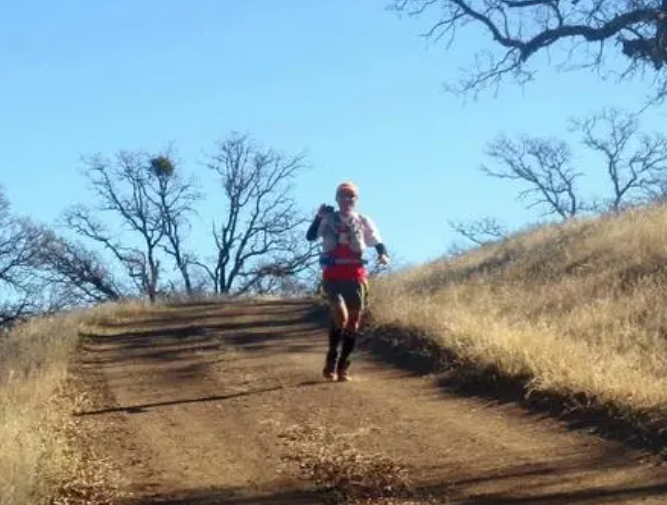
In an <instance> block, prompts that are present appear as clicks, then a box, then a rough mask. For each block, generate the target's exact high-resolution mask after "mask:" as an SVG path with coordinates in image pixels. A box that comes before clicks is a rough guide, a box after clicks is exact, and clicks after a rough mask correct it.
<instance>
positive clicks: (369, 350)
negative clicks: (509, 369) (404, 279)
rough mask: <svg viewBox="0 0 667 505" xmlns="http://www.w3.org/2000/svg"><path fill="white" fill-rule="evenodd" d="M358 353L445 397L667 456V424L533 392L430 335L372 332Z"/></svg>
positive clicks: (522, 379)
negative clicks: (425, 382) (515, 411)
mask: <svg viewBox="0 0 667 505" xmlns="http://www.w3.org/2000/svg"><path fill="white" fill-rule="evenodd" d="M359 347H360V349H363V350H364V351H366V354H367V356H368V357H369V359H371V360H375V361H379V362H382V363H388V364H390V365H392V366H394V367H397V368H399V369H402V370H404V371H406V372H408V373H410V374H412V375H415V376H424V375H433V376H434V378H435V379H436V382H437V384H438V386H439V388H440V390H441V392H442V393H443V394H450V395H451V394H454V395H457V396H460V397H469V398H477V399H483V400H486V401H488V404H489V406H501V405H506V404H515V405H518V406H520V407H521V408H523V409H524V411H525V413H526V415H527V416H531V417H534V418H536V420H540V418H542V419H546V418H549V419H553V420H557V421H559V422H562V423H563V424H564V426H565V427H566V428H567V429H569V430H572V431H585V432H587V433H595V434H596V435H598V436H600V437H602V438H606V439H609V440H615V441H618V442H622V443H623V444H625V445H626V446H627V447H633V448H637V449H642V450H648V451H651V452H653V453H655V454H661V456H662V457H667V453H665V449H664V448H665V446H667V425H666V423H664V422H663V423H662V424H656V421H655V420H651V419H647V420H640V419H639V418H638V417H635V418H633V419H628V418H626V417H624V416H623V415H622V414H620V413H619V412H616V411H614V410H612V407H609V406H607V407H602V406H596V405H595V404H594V403H593V404H591V403H589V399H587V398H586V397H584V396H583V395H575V396H566V395H557V394H555V393H546V392H539V393H538V392H531V394H530V395H529V394H528V389H527V386H526V385H527V383H528V381H529V379H530V378H529V377H510V376H507V375H506V374H504V373H503V372H502V371H500V370H498V369H496V368H494V367H491V366H487V367H480V366H478V365H477V364H475V363H469V362H465V361H462V360H460V359H459V358H458V357H457V356H456V355H455V354H454V353H453V352H451V351H449V350H447V349H445V348H444V347H442V346H440V345H439V344H438V343H436V342H435V341H434V340H433V339H431V338H429V337H428V336H425V335H422V334H420V333H419V332H410V331H407V330H404V329H400V328H391V327H390V328H385V327H382V328H373V327H369V329H368V330H367V331H366V332H365V333H364V334H363V335H362V338H361V341H360V345H359Z"/></svg>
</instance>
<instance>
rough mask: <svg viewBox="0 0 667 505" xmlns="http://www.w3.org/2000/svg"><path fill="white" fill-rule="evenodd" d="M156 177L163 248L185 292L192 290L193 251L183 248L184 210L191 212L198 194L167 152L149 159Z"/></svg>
mask: <svg viewBox="0 0 667 505" xmlns="http://www.w3.org/2000/svg"><path fill="white" fill-rule="evenodd" d="M150 166H151V171H152V172H153V174H154V175H155V178H156V187H155V193H156V197H157V206H158V209H159V213H160V217H161V222H162V226H163V233H164V237H165V239H166V240H165V241H166V244H164V245H163V246H162V248H163V250H164V252H165V253H166V254H167V255H168V256H170V257H171V258H172V259H173V260H174V264H175V266H176V268H177V270H178V271H179V272H180V274H181V277H182V279H183V285H184V287H185V292H186V293H187V294H188V295H191V294H192V293H193V291H194V285H193V281H192V275H191V273H190V267H191V266H192V265H193V264H195V262H196V259H195V256H194V254H193V253H191V252H188V251H187V250H185V246H184V235H185V230H184V229H185V228H187V227H188V224H189V221H188V219H187V218H188V214H191V213H194V208H193V206H194V204H195V202H197V200H199V199H200V198H201V196H202V195H201V193H200V192H199V191H198V190H197V189H196V188H195V183H194V181H193V180H188V181H186V180H184V179H183V178H182V177H181V175H180V173H179V171H178V170H177V169H176V167H175V164H174V161H173V159H172V158H171V157H170V156H165V155H160V156H156V157H154V158H153V159H151V160H150Z"/></svg>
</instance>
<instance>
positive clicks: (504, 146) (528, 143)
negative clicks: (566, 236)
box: [482, 136, 582, 219]
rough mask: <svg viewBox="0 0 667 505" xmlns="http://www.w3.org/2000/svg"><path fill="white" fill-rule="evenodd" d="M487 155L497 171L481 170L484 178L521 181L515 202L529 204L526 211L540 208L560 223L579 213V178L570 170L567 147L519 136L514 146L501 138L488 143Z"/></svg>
mask: <svg viewBox="0 0 667 505" xmlns="http://www.w3.org/2000/svg"><path fill="white" fill-rule="evenodd" d="M487 154H488V155H489V156H490V157H491V158H492V159H493V160H494V161H495V162H496V164H497V165H499V166H498V168H490V167H489V166H487V165H483V166H482V171H483V172H485V173H486V174H487V175H490V176H492V177H496V178H499V179H509V180H517V181H521V182H522V183H523V184H524V185H526V186H527V188H526V189H524V190H522V191H521V192H520V193H519V198H520V199H522V200H526V199H528V200H529V201H530V203H529V205H528V207H529V208H532V207H535V206H543V207H545V208H546V214H547V215H548V214H557V215H559V216H560V217H561V218H563V219H567V218H569V217H572V216H575V215H576V214H578V213H579V211H580V210H582V202H581V201H580V198H579V196H578V194H577V191H576V180H577V178H579V177H580V176H581V175H582V174H581V173H579V172H576V171H575V170H574V169H573V168H572V167H571V166H570V158H571V154H570V150H569V148H568V146H567V145H566V144H565V143H564V142H562V141H557V140H555V139H540V138H532V137H527V136H522V137H521V138H520V139H519V140H518V141H517V142H514V141H512V140H510V139H508V138H507V137H505V136H500V137H498V138H497V139H496V140H495V141H494V142H492V143H490V145H489V148H488V151H487Z"/></svg>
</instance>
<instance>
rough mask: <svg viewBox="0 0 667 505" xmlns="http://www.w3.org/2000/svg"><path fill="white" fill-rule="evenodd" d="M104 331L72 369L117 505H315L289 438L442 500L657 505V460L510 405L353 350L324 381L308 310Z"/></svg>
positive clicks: (321, 336) (666, 499)
mask: <svg viewBox="0 0 667 505" xmlns="http://www.w3.org/2000/svg"><path fill="white" fill-rule="evenodd" d="M107 330H108V331H109V332H111V333H112V335H107V336H99V337H95V338H92V339H90V340H89V341H88V342H87V343H86V345H85V346H84V349H83V351H82V353H81V356H80V359H79V365H80V366H79V368H80V373H81V374H83V376H84V377H89V379H90V380H89V381H87V382H88V384H89V385H90V388H91V391H92V394H93V395H94V396H95V398H97V400H96V403H95V405H94V406H93V407H91V408H90V409H88V410H87V411H86V412H83V413H82V414H81V417H80V419H81V420H82V421H83V422H84V424H85V419H93V418H94V419H96V420H98V421H99V419H100V418H105V419H108V422H109V423H111V424H113V426H114V427H115V428H114V430H111V431H105V435H104V436H100V438H98V439H97V440H96V442H95V443H96V444H98V445H99V447H98V451H99V452H101V453H102V454H104V455H105V456H106V457H108V458H110V459H111V460H113V461H114V462H115V463H116V464H117V465H118V467H119V468H121V469H122V470H123V474H124V479H125V483H124V488H125V490H126V491H127V493H128V494H131V495H132V496H130V497H128V498H126V499H124V500H123V502H122V505H148V504H157V503H163V504H172V505H180V504H186V503H187V504H196V505H199V504H214V503H221V504H236V505H241V504H251V503H252V504H264V505H269V504H276V505H277V504H318V503H322V500H323V498H322V495H321V494H319V493H318V492H316V489H315V488H316V486H315V483H314V482H313V481H312V480H308V479H304V478H303V477H304V475H303V468H300V467H299V464H298V461H296V462H295V461H290V460H286V457H288V456H290V455H291V452H292V451H293V448H291V447H290V445H289V444H285V434H286V433H289V432H290V430H292V429H293V428H294V427H299V428H303V429H307V428H312V429H315V430H317V429H323V430H324V431H325V432H326V433H328V434H329V435H330V436H331V437H333V439H334V440H344V441H346V442H347V443H349V444H350V445H351V446H352V447H353V448H354V451H357V452H358V453H359V454H360V455H364V454H366V455H372V454H378V455H382V456H383V457H385V456H386V457H387V458H389V459H390V460H391V461H393V462H396V464H397V465H400V466H401V467H402V468H404V469H405V472H406V475H407V476H408V479H409V481H410V487H411V489H412V491H415V492H419V493H424V494H428V495H431V496H433V497H435V498H437V499H438V500H440V502H442V503H444V502H445V500H448V501H447V502H448V503H459V504H480V505H482V504H484V505H490V504H508V505H512V504H517V505H518V504H535V505H537V504H556V503H558V504H612V503H613V504H635V503H643V504H657V503H667V468H666V467H664V466H662V465H661V464H659V462H658V461H657V460H656V459H655V458H653V457H650V456H648V455H646V454H643V453H642V452H639V451H636V450H631V449H628V448H626V447H624V446H622V445H621V444H620V443H614V442H609V441H606V440H602V439H599V438H597V437H595V436H591V435H589V434H587V433H585V432H576V431H570V430H568V429H566V428H565V426H564V425H563V424H561V423H559V422H557V421H555V420H552V419H548V418H546V417H539V416H536V415H532V414H528V413H527V412H526V411H524V410H522V409H521V408H519V407H517V406H516V405H514V404H511V403H507V404H502V405H501V404H498V403H494V402H490V401H488V400H482V399H478V398H471V397H461V396H457V395H456V394H454V393H453V392H450V391H447V390H444V389H443V388H442V387H440V386H439V385H438V384H437V382H436V380H435V379H434V378H432V377H428V376H419V375H416V374H413V373H410V372H408V371H405V370H401V369H398V368H396V367H393V366H390V365H388V364H386V363H384V362H382V361H381V360H380V359H377V357H374V356H370V355H364V353H360V354H357V355H356V359H355V361H354V363H353V367H352V372H353V373H354V375H355V379H356V380H355V381H353V382H351V383H346V384H337V383H333V384H332V383H327V382H324V381H323V380H322V379H321V378H320V375H319V372H320V369H321V366H322V357H323V355H324V350H325V342H326V329H325V328H324V327H323V326H322V317H321V313H318V311H317V310H315V309H314V305H313V303H312V302H311V301H308V300H288V301H268V300H267V301H257V302H237V303H233V304H232V303H218V304H200V305H183V306H179V307H174V308H173V309H171V311H170V312H168V313H166V312H165V313H164V314H163V315H162V316H152V317H151V318H149V317H144V318H143V319H141V318H138V319H137V320H136V321H133V322H132V323H128V324H122V325H118V326H116V327H109V328H107ZM109 433H111V434H112V435H109ZM331 447H334V446H331ZM331 447H324V446H322V445H318V444H314V445H313V446H312V452H311V454H310V456H307V457H310V458H311V460H312V458H315V460H317V458H320V459H323V458H325V456H326V457H330V456H331V454H328V455H327V451H331V450H334V449H331ZM334 456H336V455H335V454H334ZM334 460H335V461H338V460H340V461H339V463H336V464H340V462H341V461H342V464H343V465H348V467H349V464H350V463H349V462H346V460H345V459H344V458H343V457H342V456H341V457H340V458H338V460H336V458H335V457H334V458H333V459H329V460H327V461H329V462H330V461H334ZM367 460H369V461H370V460H372V458H370V459H368V458H367ZM359 461H361V463H359V464H363V461H364V458H363V457H361V458H360V459H359ZM328 464H329V465H330V466H331V465H333V464H334V463H331V462H330V463H328ZM304 465H305V464H304ZM334 471H340V472H344V471H345V467H341V468H339V469H338V470H335V469H334ZM401 499H403V498H401ZM406 499H407V498H406ZM399 502H400V500H399Z"/></svg>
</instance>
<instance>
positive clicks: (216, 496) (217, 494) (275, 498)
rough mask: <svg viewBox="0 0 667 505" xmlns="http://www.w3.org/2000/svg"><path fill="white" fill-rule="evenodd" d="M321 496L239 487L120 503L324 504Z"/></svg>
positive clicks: (312, 492)
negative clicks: (248, 489) (249, 491)
mask: <svg viewBox="0 0 667 505" xmlns="http://www.w3.org/2000/svg"><path fill="white" fill-rule="evenodd" d="M322 503H323V502H322V500H321V498H320V496H319V495H318V494H317V493H316V492H315V491H310V490H299V489H295V490H288V491H278V492H275V493H261V492H259V493H253V494H248V493H247V492H246V493H242V492H241V490H239V489H218V488H213V489H203V490H192V491H179V492H177V493H176V494H175V495H171V496H165V495H157V496H152V497H145V498H137V499H129V500H127V501H123V502H121V503H119V504H118V505H219V504H224V505H322Z"/></svg>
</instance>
